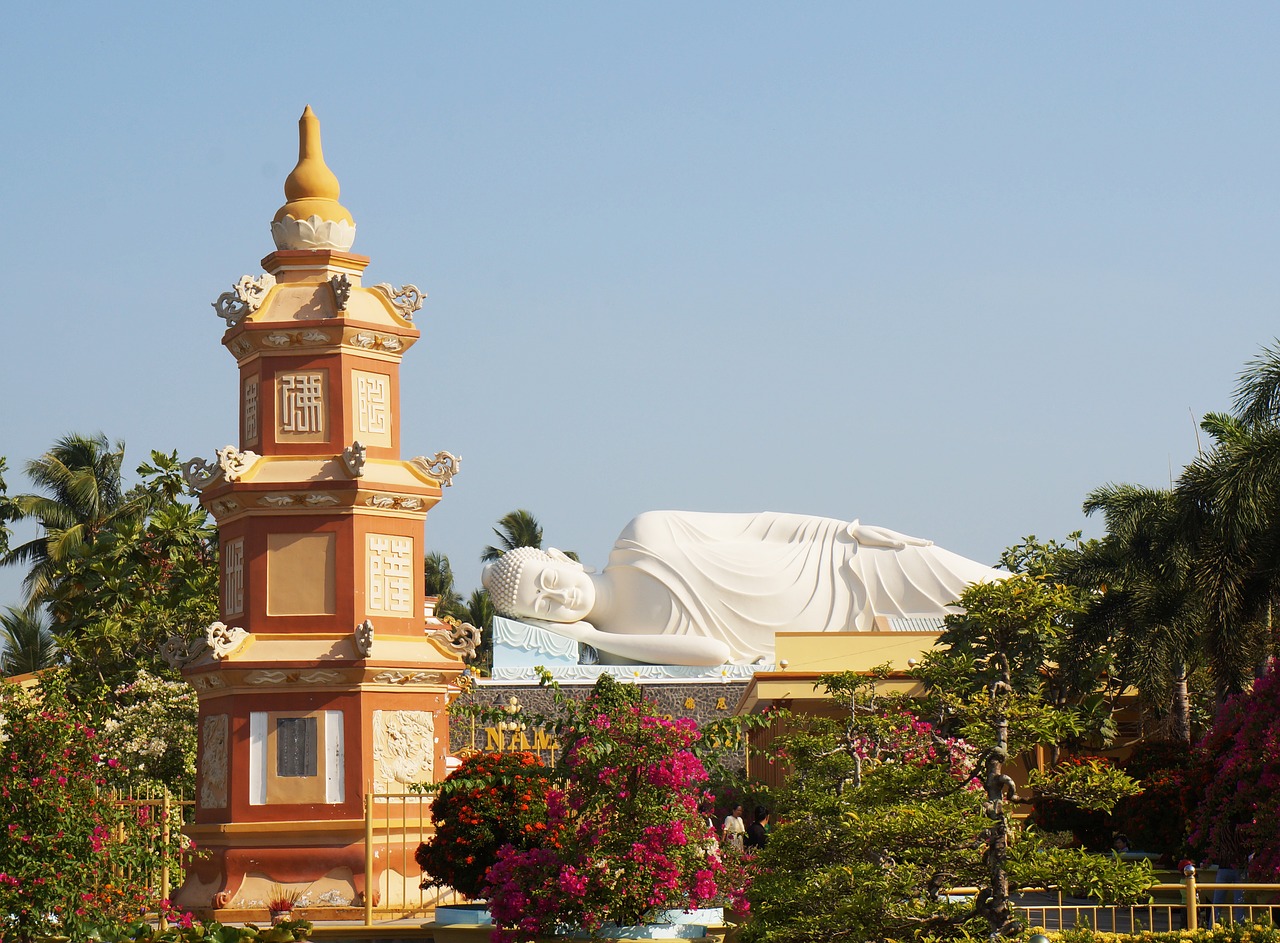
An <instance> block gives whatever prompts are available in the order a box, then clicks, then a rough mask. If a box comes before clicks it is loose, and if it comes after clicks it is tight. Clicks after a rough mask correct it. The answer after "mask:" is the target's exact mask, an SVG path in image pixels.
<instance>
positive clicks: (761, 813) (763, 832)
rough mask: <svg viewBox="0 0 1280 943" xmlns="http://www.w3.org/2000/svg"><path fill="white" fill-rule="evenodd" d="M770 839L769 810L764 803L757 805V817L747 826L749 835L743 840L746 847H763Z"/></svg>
mask: <svg viewBox="0 0 1280 943" xmlns="http://www.w3.org/2000/svg"><path fill="white" fill-rule="evenodd" d="M768 841H769V810H768V809H766V808H765V807H764V806H762V805H758V806H756V819H755V821H754V822H752V823H751V824H750V825H748V826H747V837H746V839H745V840H744V841H743V843H742V844H743V846H744V847H746V848H763V847H764V846H765V845H766V844H767V843H768Z"/></svg>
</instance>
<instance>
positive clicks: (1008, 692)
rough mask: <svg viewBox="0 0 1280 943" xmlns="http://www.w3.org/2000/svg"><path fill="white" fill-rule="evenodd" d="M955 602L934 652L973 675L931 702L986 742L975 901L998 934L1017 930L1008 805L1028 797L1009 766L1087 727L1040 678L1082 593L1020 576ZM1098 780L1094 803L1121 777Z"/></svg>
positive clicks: (980, 763) (975, 741)
mask: <svg viewBox="0 0 1280 943" xmlns="http://www.w3.org/2000/svg"><path fill="white" fill-rule="evenodd" d="M958 605H959V606H960V607H961V609H962V610H963V611H962V612H960V613H957V614H954V615H950V616H947V619H946V629H945V631H944V632H943V634H942V636H941V637H940V639H939V645H940V646H942V647H943V648H944V654H942V655H940V656H934V657H936V658H939V659H942V660H943V661H944V663H945V661H946V660H947V659H948V658H954V657H956V656H959V657H960V658H962V659H963V660H964V662H965V663H966V664H967V665H970V666H971V667H972V669H973V676H972V677H973V683H972V686H971V687H969V689H968V690H965V689H964V688H963V687H962V688H959V689H958V690H945V689H936V688H935V689H934V690H932V691H931V692H930V694H931V697H932V698H934V699H935V704H936V705H937V706H935V708H934V709H935V710H937V711H938V712H939V713H940V715H942V716H945V717H950V718H952V725H953V726H954V727H955V728H956V729H957V732H958V733H959V734H960V735H961V736H963V737H964V739H965V740H966V741H967V742H968V743H969V744H971V745H973V746H975V747H977V748H978V749H979V750H980V753H979V756H978V760H977V763H976V767H977V771H978V774H979V779H980V782H981V784H982V791H983V793H984V798H983V802H982V813H983V815H984V816H985V817H986V819H987V820H988V824H987V827H986V828H985V829H984V830H983V832H982V834H981V843H982V848H983V851H982V855H983V865H984V871H985V875H984V878H985V879H984V881H983V882H981V883H980V885H979V886H980V887H981V890H980V892H979V894H978V897H977V901H976V908H977V913H978V914H979V915H980V916H982V917H983V918H984V919H985V920H986V922H987V924H988V927H989V928H990V932H991V933H992V934H997V935H1010V934H1013V933H1015V932H1017V930H1018V929H1019V927H1018V924H1017V921H1016V920H1015V918H1014V914H1013V908H1012V904H1011V901H1010V896H1009V892H1010V876H1011V873H1012V871H1011V869H1012V868H1013V864H1014V863H1015V861H1016V859H1015V858H1014V857H1013V856H1012V855H1011V844H1012V840H1013V838H1014V837H1015V829H1014V827H1013V825H1012V822H1011V811H1012V806H1013V805H1014V804H1016V803H1019V802H1022V803H1025V802H1026V799H1025V798H1022V797H1019V796H1018V795H1017V792H1016V788H1015V784H1014V781H1013V779H1012V778H1011V777H1010V776H1009V774H1008V771H1007V770H1006V765H1007V764H1008V763H1009V762H1010V761H1011V760H1012V759H1013V758H1015V757H1016V756H1018V755H1019V754H1020V753H1025V752H1027V751H1029V750H1030V748H1032V747H1034V746H1036V745H1037V744H1054V743H1060V742H1062V741H1063V740H1065V739H1068V738H1071V737H1075V736H1079V735H1080V733H1081V731H1082V729H1083V721H1082V716H1081V714H1080V713H1079V712H1077V711H1075V710H1072V709H1070V708H1064V707H1060V706H1057V705H1054V704H1052V703H1050V702H1049V701H1047V700H1046V698H1045V696H1044V680H1043V668H1044V665H1045V663H1046V661H1047V660H1048V658H1049V657H1050V653H1051V652H1053V651H1054V650H1055V649H1057V648H1058V646H1059V645H1060V643H1061V640H1062V638H1063V636H1064V632H1065V627H1066V626H1067V625H1068V624H1069V622H1068V620H1067V619H1066V618H1065V616H1067V615H1069V614H1072V613H1075V612H1077V611H1078V607H1079V601H1078V596H1077V595H1076V594H1075V593H1074V592H1073V591H1072V590H1071V589H1070V588H1068V587H1065V586H1062V585H1058V584H1052V583H1049V582H1047V581H1045V580H1043V579H1037V578H1033V577H1030V576H1026V575H1014V576H1011V577H1010V578H1009V579H1006V580H1001V581H998V582H991V583H975V584H973V585H972V586H970V587H969V588H968V589H966V590H965V592H964V593H963V594H962V595H961V597H960V599H959V601H958ZM928 661H929V659H928V658H926V664H927V663H928ZM1094 779H1095V780H1098V781H1097V782H1095V784H1094V789H1095V795H1094V799H1093V800H1092V801H1093V802H1097V801H1098V800H1097V798H1096V795H1097V794H1101V793H1105V792H1106V788H1105V787H1107V786H1108V785H1110V786H1111V787H1113V788H1114V787H1115V785H1116V782H1115V778H1114V777H1113V776H1112V774H1111V772H1110V771H1108V772H1107V774H1106V775H1105V776H1098V777H1094ZM1107 780H1111V782H1110V783H1108V782H1107ZM1082 789H1083V787H1082V786H1081V785H1080V784H1078V783H1077V784H1075V785H1074V786H1073V791H1074V792H1075V793H1076V794H1083V792H1082ZM1126 789H1127V791H1129V792H1133V791H1136V790H1135V789H1133V788H1132V787H1131V786H1127V787H1126ZM1117 798H1118V797H1117ZM1022 839H1023V840H1025V839H1026V836H1025V834H1024V835H1023V836H1022Z"/></svg>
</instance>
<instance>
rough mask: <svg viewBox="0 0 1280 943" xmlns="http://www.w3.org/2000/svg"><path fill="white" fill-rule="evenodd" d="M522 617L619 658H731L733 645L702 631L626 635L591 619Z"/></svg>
mask: <svg viewBox="0 0 1280 943" xmlns="http://www.w3.org/2000/svg"><path fill="white" fill-rule="evenodd" d="M520 621H522V622H527V623H529V624H530V625H536V626H538V627H539V628H542V629H546V630H547V631H548V632H554V633H556V634H557V635H564V636H567V637H568V638H571V639H573V640H574V641H575V642H582V643H585V644H587V645H590V646H592V647H593V648H597V649H599V650H600V651H602V652H608V653H609V654H611V655H616V656H618V657H619V658H626V659H628V660H630V661H638V662H643V663H646V664H650V665H710V666H715V665H723V664H724V663H725V662H727V661H728V660H729V656H730V652H729V646H728V645H726V644H725V643H724V642H722V641H720V640H719V639H713V638H706V637H704V636H699V635H622V634H618V633H614V632H601V631H600V630H599V629H597V628H596V627H595V626H593V625H592V624H591V623H590V622H543V621H542V620H541V619H530V618H522V619H521V620H520Z"/></svg>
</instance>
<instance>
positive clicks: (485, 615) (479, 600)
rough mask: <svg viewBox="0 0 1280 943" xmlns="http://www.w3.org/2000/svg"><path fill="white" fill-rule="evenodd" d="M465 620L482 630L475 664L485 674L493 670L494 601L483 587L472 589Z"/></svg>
mask: <svg viewBox="0 0 1280 943" xmlns="http://www.w3.org/2000/svg"><path fill="white" fill-rule="evenodd" d="M464 621H466V622H470V623H471V624H472V625H474V626H475V627H476V628H477V629H479V630H480V644H479V645H478V646H477V647H476V657H475V665H476V667H477V668H480V669H481V671H482V672H483V673H484V674H491V673H492V672H493V603H492V602H491V601H490V599H489V593H488V592H487V591H486V590H483V589H476V590H472V592H471V596H470V598H469V599H468V600H467V607H466V616H465V618H464Z"/></svg>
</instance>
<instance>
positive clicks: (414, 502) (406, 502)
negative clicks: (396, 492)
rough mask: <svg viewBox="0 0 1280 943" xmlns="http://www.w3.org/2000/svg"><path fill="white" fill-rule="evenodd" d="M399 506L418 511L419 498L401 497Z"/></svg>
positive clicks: (420, 506) (419, 505)
mask: <svg viewBox="0 0 1280 943" xmlns="http://www.w3.org/2000/svg"><path fill="white" fill-rule="evenodd" d="M400 506H401V507H402V508H404V509H405V510H406V511H418V510H421V509H422V499H421V498H401V499H400Z"/></svg>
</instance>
